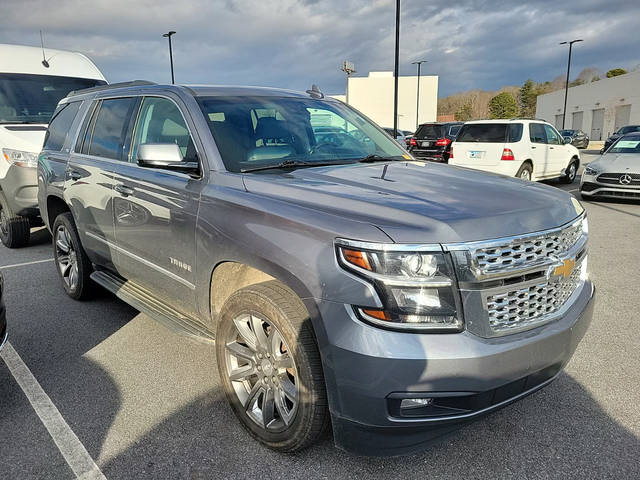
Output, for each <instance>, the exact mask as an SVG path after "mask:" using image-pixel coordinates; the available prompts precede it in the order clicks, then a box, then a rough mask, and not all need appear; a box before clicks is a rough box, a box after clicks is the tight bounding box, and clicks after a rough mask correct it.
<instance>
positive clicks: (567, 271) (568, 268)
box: [553, 258, 576, 278]
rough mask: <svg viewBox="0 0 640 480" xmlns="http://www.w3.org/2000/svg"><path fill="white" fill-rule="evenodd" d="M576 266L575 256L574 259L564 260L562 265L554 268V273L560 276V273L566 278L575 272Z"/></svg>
mask: <svg viewBox="0 0 640 480" xmlns="http://www.w3.org/2000/svg"><path fill="white" fill-rule="evenodd" d="M575 266H576V260H575V258H573V259H569V258H568V259H566V260H565V261H564V262H562V265H560V266H559V267H556V268H555V269H554V270H553V275H554V276H556V277H559V276H560V275H562V276H563V277H564V278H569V277H570V276H571V272H573V267H575Z"/></svg>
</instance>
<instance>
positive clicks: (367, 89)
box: [332, 72, 438, 132]
mask: <svg viewBox="0 0 640 480" xmlns="http://www.w3.org/2000/svg"><path fill="white" fill-rule="evenodd" d="M417 89H418V77H417V76H400V77H398V128H399V129H400V130H408V131H411V132H413V131H414V130H415V129H416V107H417ZM393 91H394V76H393V72H370V73H369V75H368V76H366V77H355V76H351V77H349V79H348V83H347V94H346V95H332V97H334V98H338V99H339V100H342V101H343V102H346V103H348V104H349V105H352V106H353V107H354V108H356V109H358V110H360V111H361V112H362V113H364V114H365V115H366V116H368V117H369V118H371V119H372V120H373V121H374V122H376V123H377V124H378V125H380V126H381V127H393ZM419 108H420V112H419V116H418V122H419V123H425V122H435V120H436V114H437V110H438V76H437V75H421V76H420V102H419Z"/></svg>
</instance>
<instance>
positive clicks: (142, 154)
mask: <svg viewBox="0 0 640 480" xmlns="http://www.w3.org/2000/svg"><path fill="white" fill-rule="evenodd" d="M136 161H137V163H138V165H140V166H141V167H147V168H162V169H165V170H176V171H179V172H183V173H197V172H198V171H199V170H200V165H199V163H198V162H185V161H184V159H183V156H182V152H181V151H180V147H179V146H178V145H177V144H175V143H143V144H142V145H140V147H139V149H138V155H137V158H136Z"/></svg>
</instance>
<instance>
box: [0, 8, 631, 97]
mask: <svg viewBox="0 0 640 480" xmlns="http://www.w3.org/2000/svg"><path fill="white" fill-rule="evenodd" d="M0 7H1V9H2V17H3V20H4V21H3V22H2V24H3V26H2V29H1V30H0V43H18V44H26V45H39V43H40V36H39V30H40V29H42V30H44V34H45V43H46V45H47V46H49V47H51V48H61V49H71V50H78V51H81V52H84V53H86V54H87V55H89V56H90V57H91V58H92V59H93V60H94V61H95V63H96V64H97V65H98V67H99V68H100V69H101V70H102V71H103V72H104V73H105V75H106V77H107V79H108V80H109V81H111V82H117V81H124V80H130V79H138V78H144V79H148V80H153V81H156V82H168V81H170V73H169V63H168V62H169V58H168V48H167V42H166V39H164V38H162V37H161V34H162V33H164V32H166V31H168V30H176V31H177V32H178V33H177V34H176V35H175V36H174V37H173V39H174V63H175V69H176V82H178V83H209V84H249V85H268V86H278V87H284V88H293V89H296V90H305V89H307V88H309V87H310V85H311V84H312V83H317V84H318V85H319V86H320V87H321V89H322V90H323V91H325V92H327V93H342V92H343V91H344V88H345V78H344V74H343V73H342V72H341V71H340V70H339V67H340V65H341V63H342V61H343V60H345V59H348V60H351V61H353V62H354V63H355V65H356V69H357V70H358V72H359V73H358V75H360V74H362V75H366V74H367V72H368V71H371V70H374V71H377V70H392V69H393V48H394V44H393V41H394V22H395V17H394V15H395V13H394V12H395V2H393V1H392V0H386V1H382V0H176V1H173V2H164V1H162V0H152V1H150V0H130V1H122V0H91V1H86V0H82V1H79V0H1V1H0ZM638 18H640V2H638V1H637V0H627V1H618V0H600V1H596V0H564V1H560V2H558V1H552V0H530V1H528V2H522V1H521V0H512V1H510V0H495V1H484V0H475V1H473V0H471V1H465V0H459V1H457V2H451V1H443V0H434V1H426V0H402V17H401V22H402V26H401V37H400V44H401V49H400V73H401V74H411V73H414V71H415V67H414V66H412V65H411V62H412V61H414V60H418V59H426V60H428V61H429V63H427V64H426V65H423V73H424V74H437V75H439V76H440V92H439V94H440V96H444V95H447V94H450V93H454V92H457V91H462V90H468V89H472V88H483V89H497V88H499V87H501V86H503V85H516V84H521V83H522V82H523V81H524V80H526V79H527V78H533V79H534V80H537V81H542V80H550V79H553V78H554V77H556V76H558V75H561V74H563V73H564V71H565V68H566V56H567V48H566V47H561V46H559V45H558V42H560V41H563V40H569V39H574V38H583V39H584V40H585V41H584V42H583V43H580V44H578V45H576V47H575V49H574V57H573V58H574V60H573V63H572V65H573V67H572V71H573V72H575V73H576V74H577V73H578V72H579V71H580V70H581V69H582V68H584V67H590V66H595V67H598V68H600V69H601V70H603V71H606V70H607V69H609V68H612V67H618V66H623V67H627V68H634V67H635V66H637V65H638V64H640V49H639V48H638V39H639V36H640V34H638V31H637V29H638V26H637V22H638ZM572 76H573V75H572Z"/></svg>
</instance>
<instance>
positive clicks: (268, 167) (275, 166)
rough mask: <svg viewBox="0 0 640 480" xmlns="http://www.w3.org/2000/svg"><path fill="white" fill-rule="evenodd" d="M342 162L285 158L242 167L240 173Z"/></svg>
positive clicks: (323, 165)
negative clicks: (272, 162)
mask: <svg viewBox="0 0 640 480" xmlns="http://www.w3.org/2000/svg"><path fill="white" fill-rule="evenodd" d="M342 163H344V162H304V161H302V160H285V161H284V162H280V163H276V164H273V165H263V166H261V167H251V168H243V169H241V170H240V173H248V172H258V171H260V170H271V169H278V168H283V169H284V168H304V167H326V166H328V165H340V164H342Z"/></svg>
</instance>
